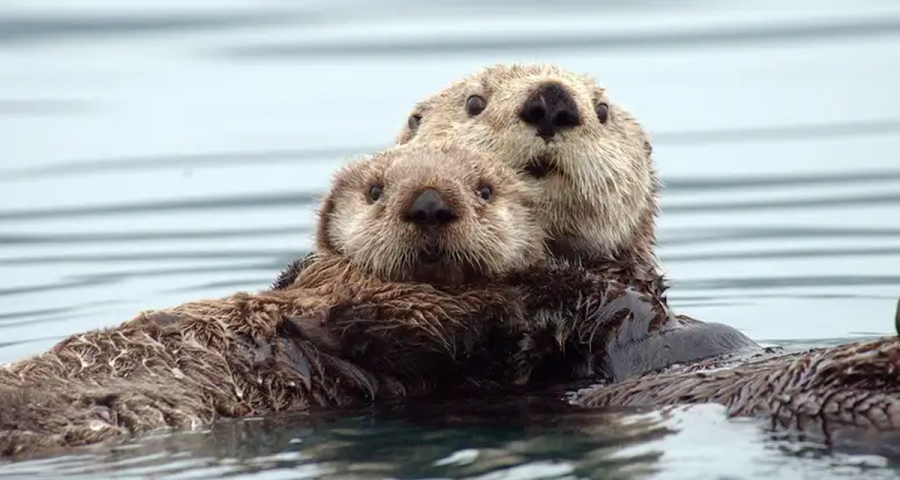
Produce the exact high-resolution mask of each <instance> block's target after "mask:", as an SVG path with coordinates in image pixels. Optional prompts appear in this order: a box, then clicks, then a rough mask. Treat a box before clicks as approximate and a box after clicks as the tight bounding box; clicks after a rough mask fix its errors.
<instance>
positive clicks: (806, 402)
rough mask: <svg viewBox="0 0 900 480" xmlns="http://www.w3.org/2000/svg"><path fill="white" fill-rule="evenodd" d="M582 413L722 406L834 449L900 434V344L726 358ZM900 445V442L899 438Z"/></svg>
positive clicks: (630, 389)
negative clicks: (850, 440) (844, 442)
mask: <svg viewBox="0 0 900 480" xmlns="http://www.w3.org/2000/svg"><path fill="white" fill-rule="evenodd" d="M574 402H575V403H576V404H578V405H582V406H590V407H597V406H607V405H616V406H645V407H647V406H650V407H660V406H665V405H680V404H696V403H719V404H722V405H725V406H726V408H727V412H728V414H729V415H730V416H734V417H746V416H750V417H758V418H764V419H767V420H768V421H769V422H770V425H771V427H773V428H778V429H781V428H791V429H794V430H796V431H800V432H804V433H806V434H808V435H812V436H813V438H819V439H822V440H824V441H825V442H827V443H833V442H836V441H838V440H840V438H841V437H845V438H846V437H848V436H850V435H858V436H857V439H856V440H858V439H859V438H865V437H868V438H869V439H875V441H879V440H878V439H879V438H880V439H881V441H884V440H885V439H886V438H888V437H880V436H879V435H881V434H885V433H890V434H892V435H893V433H895V432H898V431H900V339H898V338H897V337H885V338H881V339H877V340H872V341H865V342H854V343H848V344H844V345H839V346H836V347H825V348H816V349H811V350H807V351H801V352H785V351H783V350H781V349H772V350H771V351H769V352H766V353H760V354H757V355H754V356H753V357H752V358H750V359H747V358H745V357H742V356H721V357H718V358H714V359H709V360H706V361H701V362H696V363H693V364H691V365H686V366H683V367H675V368H672V369H670V370H668V371H665V372H662V373H656V374H650V375H646V376H643V377H639V378H634V379H629V380H626V381H623V382H620V383H617V384H613V385H609V386H602V387H592V388H589V389H585V390H582V391H580V392H578V395H577V396H576V397H575V399H574ZM893 438H894V441H896V437H893Z"/></svg>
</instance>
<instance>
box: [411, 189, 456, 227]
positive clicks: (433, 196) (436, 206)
mask: <svg viewBox="0 0 900 480" xmlns="http://www.w3.org/2000/svg"><path fill="white" fill-rule="evenodd" d="M454 219H456V215H454V214H453V209H452V208H450V205H447V202H446V201H445V200H444V197H443V196H441V194H440V193H438V191H437V190H435V189H433V188H429V189H427V190H423V191H422V193H420V194H419V196H418V197H416V199H415V200H413V202H412V205H410V206H409V209H408V210H407V211H406V220H407V221H409V222H412V223H415V224H417V225H422V226H425V225H429V226H432V225H435V226H436V225H443V224H445V223H449V222H452V221H453V220H454Z"/></svg>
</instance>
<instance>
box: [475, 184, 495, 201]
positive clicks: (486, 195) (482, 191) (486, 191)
mask: <svg viewBox="0 0 900 480" xmlns="http://www.w3.org/2000/svg"><path fill="white" fill-rule="evenodd" d="M493 195H494V191H493V190H492V189H491V187H489V186H487V185H484V186H482V187H481V188H479V189H478V196H479V197H481V199H482V200H484V201H485V202H486V201H488V200H490V199H491V197H492V196H493Z"/></svg>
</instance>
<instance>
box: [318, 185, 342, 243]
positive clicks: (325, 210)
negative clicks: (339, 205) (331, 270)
mask: <svg viewBox="0 0 900 480" xmlns="http://www.w3.org/2000/svg"><path fill="white" fill-rule="evenodd" d="M333 214H334V193H333V192H328V195H326V196H325V199H324V200H322V203H321V205H320V206H319V213H318V216H319V224H318V225H317V226H316V251H317V252H318V253H332V254H333V253H337V249H336V248H335V246H334V243H332V241H331V235H330V234H331V230H330V229H331V220H332V215H333Z"/></svg>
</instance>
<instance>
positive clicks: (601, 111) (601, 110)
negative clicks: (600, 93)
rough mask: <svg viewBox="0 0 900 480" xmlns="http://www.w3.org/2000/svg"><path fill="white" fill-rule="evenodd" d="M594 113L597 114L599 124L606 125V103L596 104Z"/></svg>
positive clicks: (607, 106)
mask: <svg viewBox="0 0 900 480" xmlns="http://www.w3.org/2000/svg"><path fill="white" fill-rule="evenodd" d="M594 111H595V112H597V119H598V120H600V123H606V121H607V120H609V105H607V104H606V103H598V104H597V107H596V108H595V109H594Z"/></svg>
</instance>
